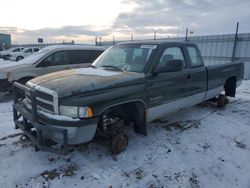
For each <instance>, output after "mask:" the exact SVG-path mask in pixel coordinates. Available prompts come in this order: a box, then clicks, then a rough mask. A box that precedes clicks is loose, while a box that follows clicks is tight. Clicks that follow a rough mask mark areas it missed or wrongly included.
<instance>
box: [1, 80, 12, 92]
mask: <svg viewBox="0 0 250 188" xmlns="http://www.w3.org/2000/svg"><path fill="white" fill-rule="evenodd" d="M11 90H12V87H11V83H10V82H9V81H8V80H6V79H0V92H8V91H11Z"/></svg>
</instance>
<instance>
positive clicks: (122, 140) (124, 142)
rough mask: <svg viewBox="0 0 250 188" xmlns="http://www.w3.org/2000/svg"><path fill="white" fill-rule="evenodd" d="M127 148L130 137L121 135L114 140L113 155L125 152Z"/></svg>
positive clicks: (112, 144) (112, 145)
mask: <svg viewBox="0 0 250 188" xmlns="http://www.w3.org/2000/svg"><path fill="white" fill-rule="evenodd" d="M127 146H128V135H126V134H125V133H119V134H117V135H116V136H115V137H114V138H113V140H112V143H111V152H112V154H114V155H117V154H119V153H121V152H123V151H124V150H125V149H126V147H127Z"/></svg>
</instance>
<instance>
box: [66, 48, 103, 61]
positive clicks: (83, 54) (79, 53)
mask: <svg viewBox="0 0 250 188" xmlns="http://www.w3.org/2000/svg"><path fill="white" fill-rule="evenodd" d="M101 53H102V51H100V50H76V51H71V56H72V57H71V63H72V64H83V63H92V62H93V61H94V60H95V59H96V58H97V57H98V56H99V55H100V54H101Z"/></svg>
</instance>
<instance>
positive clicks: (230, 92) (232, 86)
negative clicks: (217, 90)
mask: <svg viewBox="0 0 250 188" xmlns="http://www.w3.org/2000/svg"><path fill="white" fill-rule="evenodd" d="M236 85H237V78H236V76H232V77H230V78H228V79H227V80H226V82H225V85H224V90H225V95H226V96H230V97H235V93H236Z"/></svg>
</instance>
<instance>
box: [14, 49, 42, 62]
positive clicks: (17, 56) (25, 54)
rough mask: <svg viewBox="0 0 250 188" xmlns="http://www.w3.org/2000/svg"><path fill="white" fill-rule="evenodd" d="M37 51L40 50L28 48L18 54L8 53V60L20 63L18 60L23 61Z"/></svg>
mask: <svg viewBox="0 0 250 188" xmlns="http://www.w3.org/2000/svg"><path fill="white" fill-rule="evenodd" d="M39 50H40V48H38V47H30V48H24V49H23V50H22V51H20V52H12V53H10V60H12V61H20V60H22V59H24V58H25V57H28V56H30V55H31V54H33V53H35V52H38V51H39Z"/></svg>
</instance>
